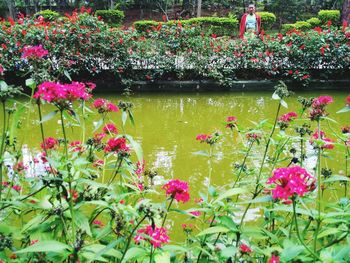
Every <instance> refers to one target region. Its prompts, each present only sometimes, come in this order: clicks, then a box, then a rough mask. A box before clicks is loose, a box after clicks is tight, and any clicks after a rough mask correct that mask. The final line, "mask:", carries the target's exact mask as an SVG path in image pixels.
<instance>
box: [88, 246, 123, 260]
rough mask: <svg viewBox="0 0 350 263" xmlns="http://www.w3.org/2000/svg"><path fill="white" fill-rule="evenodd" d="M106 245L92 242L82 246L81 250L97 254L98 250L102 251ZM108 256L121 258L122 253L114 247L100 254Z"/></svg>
mask: <svg viewBox="0 0 350 263" xmlns="http://www.w3.org/2000/svg"><path fill="white" fill-rule="evenodd" d="M106 247H107V246H105V245H101V244H93V245H89V246H86V247H84V248H83V249H82V250H83V251H84V252H91V253H93V254H94V255H95V254H97V253H98V252H99V251H102V250H104V249H105V248H106ZM104 255H106V256H110V257H115V258H121V257H122V253H121V252H120V251H118V250H116V249H113V248H111V249H108V250H107V251H106V252H105V253H103V254H102V255H101V256H104Z"/></svg>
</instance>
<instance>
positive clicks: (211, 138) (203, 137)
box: [196, 131, 220, 145]
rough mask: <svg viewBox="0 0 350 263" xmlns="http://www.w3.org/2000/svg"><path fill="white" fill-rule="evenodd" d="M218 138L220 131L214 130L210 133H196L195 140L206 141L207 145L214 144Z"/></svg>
mask: <svg viewBox="0 0 350 263" xmlns="http://www.w3.org/2000/svg"><path fill="white" fill-rule="evenodd" d="M219 138H220V133H219V132H217V131H216V132H214V133H212V134H198V135H197V136H196V140H197V141H199V142H200V143H203V142H205V143H207V144H209V145H213V144H215V143H216V142H217V141H218V140H219Z"/></svg>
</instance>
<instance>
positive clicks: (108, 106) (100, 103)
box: [92, 98, 119, 114]
mask: <svg viewBox="0 0 350 263" xmlns="http://www.w3.org/2000/svg"><path fill="white" fill-rule="evenodd" d="M92 107H94V108H95V109H97V111H98V113H101V114H102V113H107V112H118V111H119V108H118V107H117V106H116V105H114V104H113V103H112V102H110V101H108V100H105V99H101V98H99V99H96V100H95V101H94V102H93V104H92Z"/></svg>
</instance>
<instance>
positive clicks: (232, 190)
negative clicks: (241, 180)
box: [213, 188, 248, 204]
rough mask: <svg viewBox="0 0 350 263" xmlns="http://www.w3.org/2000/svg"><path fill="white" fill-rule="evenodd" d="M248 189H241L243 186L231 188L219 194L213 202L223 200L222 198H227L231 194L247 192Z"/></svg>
mask: <svg viewBox="0 0 350 263" xmlns="http://www.w3.org/2000/svg"><path fill="white" fill-rule="evenodd" d="M247 192H248V190H247V189H243V188H233V189H230V190H228V191H226V192H224V193H222V194H220V195H219V197H218V198H217V199H216V200H215V201H214V202H213V203H214V204H215V203H217V202H219V201H221V200H223V199H226V198H229V197H231V196H233V195H239V194H244V193H247Z"/></svg>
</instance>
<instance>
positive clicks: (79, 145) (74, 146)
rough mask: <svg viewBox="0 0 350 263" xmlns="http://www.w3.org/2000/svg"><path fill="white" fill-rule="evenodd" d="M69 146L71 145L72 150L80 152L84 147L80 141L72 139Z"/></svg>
mask: <svg viewBox="0 0 350 263" xmlns="http://www.w3.org/2000/svg"><path fill="white" fill-rule="evenodd" d="M69 147H71V148H72V149H73V151H74V152H82V151H83V149H84V148H83V145H82V143H81V141H73V142H71V143H70V144H69Z"/></svg>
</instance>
